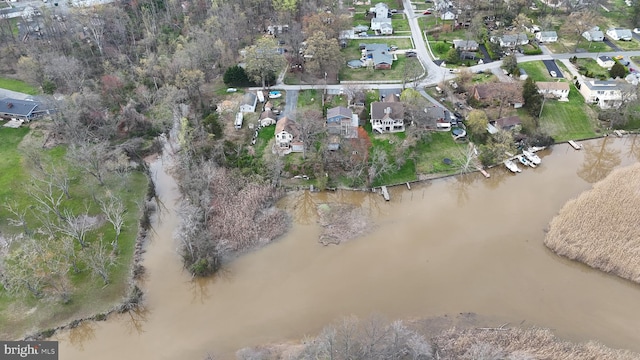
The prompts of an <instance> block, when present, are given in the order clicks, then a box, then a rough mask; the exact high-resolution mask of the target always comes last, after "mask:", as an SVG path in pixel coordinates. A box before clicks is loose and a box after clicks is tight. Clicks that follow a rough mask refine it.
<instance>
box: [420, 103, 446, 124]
mask: <svg viewBox="0 0 640 360" xmlns="http://www.w3.org/2000/svg"><path fill="white" fill-rule="evenodd" d="M424 112H425V113H427V119H429V120H436V121H437V120H440V119H444V118H445V114H444V109H443V108H441V107H439V106H430V107H428V108H426V109H424Z"/></svg>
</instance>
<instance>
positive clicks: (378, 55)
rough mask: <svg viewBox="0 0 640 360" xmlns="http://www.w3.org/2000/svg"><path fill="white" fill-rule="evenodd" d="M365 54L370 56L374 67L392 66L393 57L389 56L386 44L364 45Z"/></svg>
mask: <svg viewBox="0 0 640 360" xmlns="http://www.w3.org/2000/svg"><path fill="white" fill-rule="evenodd" d="M365 49H366V50H367V54H370V55H371V59H372V60H373V64H374V65H378V64H393V55H391V54H389V45H387V44H366V47H365Z"/></svg>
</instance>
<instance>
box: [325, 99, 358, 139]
mask: <svg viewBox="0 0 640 360" xmlns="http://www.w3.org/2000/svg"><path fill="white" fill-rule="evenodd" d="M358 122H359V118H358V115H357V114H354V113H353V112H352V111H351V110H350V109H347V108H346V107H344V106H337V107H334V108H331V109H327V131H328V133H329V134H332V135H341V136H342V137H345V138H354V137H357V136H358V132H357V130H358Z"/></svg>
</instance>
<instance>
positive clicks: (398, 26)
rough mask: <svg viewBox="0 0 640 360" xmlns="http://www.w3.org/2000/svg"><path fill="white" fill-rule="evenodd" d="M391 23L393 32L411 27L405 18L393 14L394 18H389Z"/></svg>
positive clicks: (409, 29) (406, 30)
mask: <svg viewBox="0 0 640 360" xmlns="http://www.w3.org/2000/svg"><path fill="white" fill-rule="evenodd" d="M391 24H392V25H393V32H394V33H396V32H410V31H411V28H410V27H409V21H408V20H407V19H404V18H399V19H396V18H395V16H394V18H392V19H391Z"/></svg>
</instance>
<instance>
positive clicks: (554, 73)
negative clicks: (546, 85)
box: [549, 70, 558, 77]
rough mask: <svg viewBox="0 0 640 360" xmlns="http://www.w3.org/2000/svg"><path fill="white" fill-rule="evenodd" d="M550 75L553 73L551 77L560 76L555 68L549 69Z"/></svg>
mask: <svg viewBox="0 0 640 360" xmlns="http://www.w3.org/2000/svg"><path fill="white" fill-rule="evenodd" d="M549 75H551V77H557V76H558V74H556V72H555V71H553V70H551V71H549Z"/></svg>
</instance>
